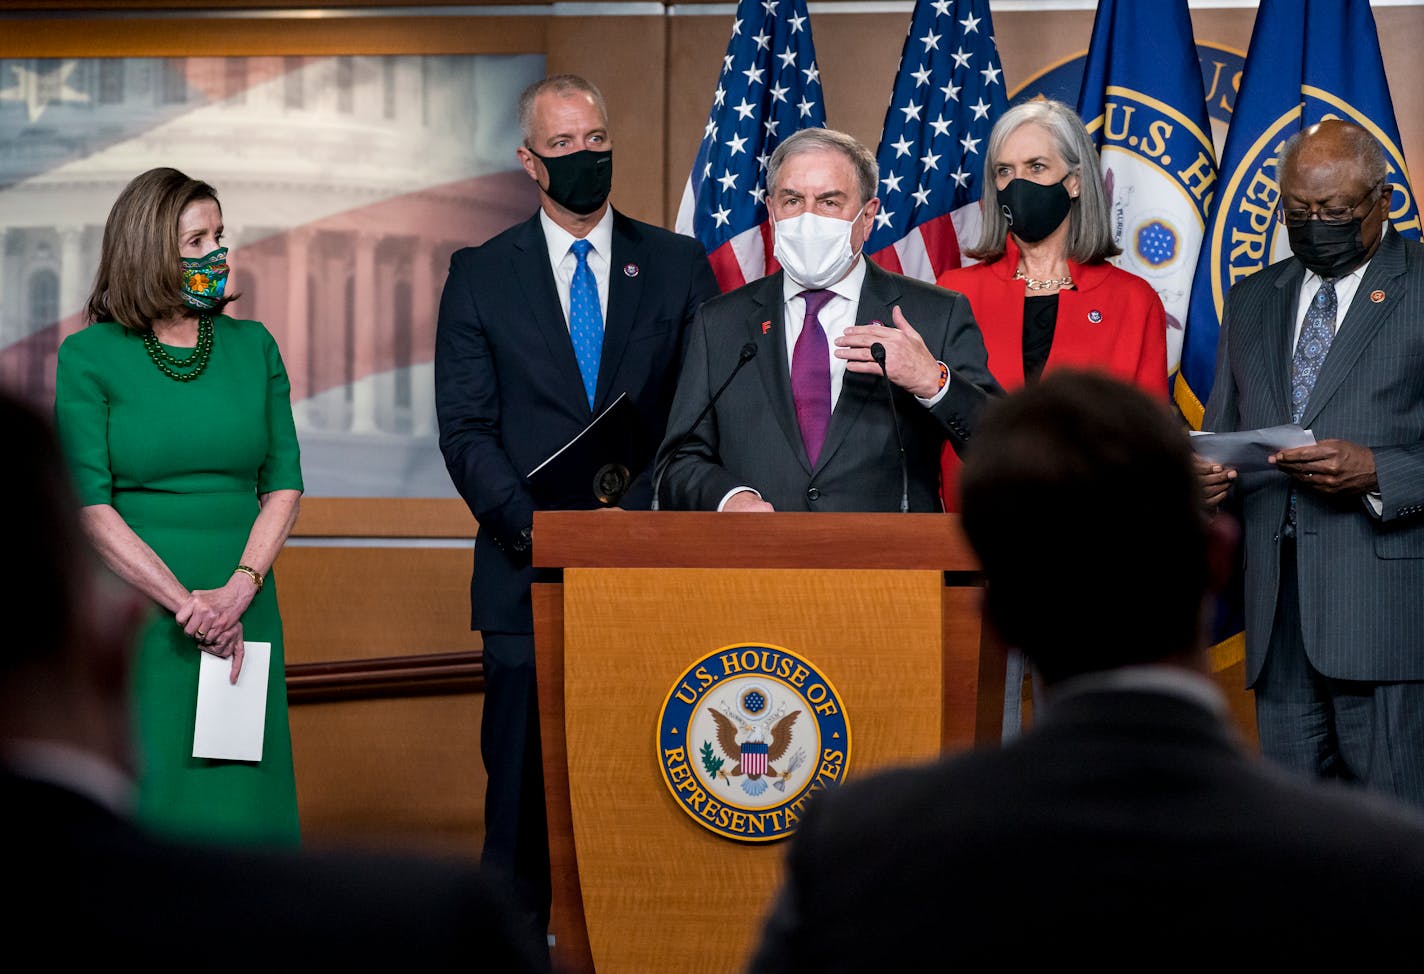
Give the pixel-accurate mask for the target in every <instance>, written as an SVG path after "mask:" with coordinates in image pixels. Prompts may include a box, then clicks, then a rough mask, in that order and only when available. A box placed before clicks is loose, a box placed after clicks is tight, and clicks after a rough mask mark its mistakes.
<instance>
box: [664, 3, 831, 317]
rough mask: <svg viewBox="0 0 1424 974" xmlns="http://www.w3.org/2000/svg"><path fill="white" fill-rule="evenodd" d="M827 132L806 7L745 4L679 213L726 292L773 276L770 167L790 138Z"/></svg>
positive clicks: (680, 223)
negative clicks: (775, 152)
mask: <svg viewBox="0 0 1424 974" xmlns="http://www.w3.org/2000/svg"><path fill="white" fill-rule="evenodd" d="M825 124H826V106H825V101H824V99H823V98H822V96H821V72H820V69H819V68H817V67H816V49H815V46H814V45H813V44H812V43H811V23H810V19H809V17H808V15H807V13H806V0H741V2H739V3H738V4H737V13H736V16H735V18H734V19H733V21H732V37H731V40H729V41H728V42H727V53H726V55H725V56H723V58H722V70H721V73H720V74H719V76H718V78H717V89H716V90H715V91H714V92H713V93H712V111H711V112H710V113H708V116H707V127H706V128H705V129H704V130H703V133H702V144H701V145H700V146H699V147H698V149H697V159H696V160H695V161H694V162H693V164H692V173H691V174H690V175H689V176H688V179H687V187H686V188H685V189H684V190H683V194H682V206H681V207H680V208H679V210H678V214H677V230H678V232H679V233H686V234H689V235H691V236H694V237H696V238H697V239H698V240H700V241H702V245H703V246H704V247H706V248H707V256H708V258H709V259H710V260H711V262H712V270H713V271H714V272H715V273H716V274H717V283H718V284H720V285H721V287H722V290H723V291H730V290H731V289H733V288H737V287H741V286H742V285H743V284H745V283H747V282H748V281H754V280H756V279H757V278H759V277H761V276H762V275H764V274H765V273H766V272H767V270H768V269H770V268H774V262H773V261H772V259H771V249H772V241H771V228H770V226H769V224H768V223H767V219H768V217H767V209H766V164H767V161H768V160H770V159H771V153H772V151H773V150H775V149H776V147H777V146H778V145H780V144H781V141H782V140H783V139H785V138H786V137H787V136H788V135H790V134H791V133H792V132H795V131H796V130H797V129H803V128H813V127H815V128H823V127H825Z"/></svg>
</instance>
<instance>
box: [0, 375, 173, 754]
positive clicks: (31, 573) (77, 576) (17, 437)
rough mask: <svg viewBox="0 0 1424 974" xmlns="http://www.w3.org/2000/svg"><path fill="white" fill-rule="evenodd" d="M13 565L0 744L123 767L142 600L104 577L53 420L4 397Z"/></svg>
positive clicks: (0, 422) (4, 493)
mask: <svg viewBox="0 0 1424 974" xmlns="http://www.w3.org/2000/svg"><path fill="white" fill-rule="evenodd" d="M0 440H2V441H3V442H4V444H5V455H6V458H7V459H8V460H9V461H10V466H9V468H8V470H7V473H6V475H5V476H4V477H0V510H4V511H6V512H7V514H8V517H7V522H8V523H7V526H6V529H5V536H6V552H5V554H6V557H7V558H8V559H9V560H10V563H11V564H12V565H16V566H18V567H19V570H18V571H14V572H11V573H9V577H8V579H7V581H6V583H5V584H4V585H0V618H3V619H4V620H5V627H6V630H7V631H6V646H5V652H4V653H0V738H8V739H17V738H25V739H43V740H53V741H64V742H67V743H69V744H71V745H73V746H78V747H84V748H86V749H88V750H91V751H94V752H97V753H100V754H102V755H104V756H105V757H107V758H109V759H110V760H111V761H112V762H113V763H114V764H116V765H119V766H120V767H128V766H129V764H130V757H129V751H128V712H127V686H128V684H127V679H128V663H129V654H130V652H131V647H132V644H133V637H134V634H135V632H136V631H137V628H138V626H139V624H140V623H141V621H142V618H143V613H144V611H145V608H144V606H145V603H144V601H143V600H142V598H140V597H139V596H138V595H136V594H135V593H134V592H133V591H132V590H130V589H129V588H128V587H127V586H125V585H123V584H122V583H121V582H119V581H118V580H117V579H116V578H114V577H113V576H111V575H109V574H108V572H107V571H105V570H104V569H103V568H102V567H101V566H100V564H99V561H98V558H97V556H96V555H95V554H94V553H93V549H92V548H90V546H89V541H88V539H87V537H86V536H85V534H84V531H83V529H82V527H81V526H80V523H79V509H78V502H77V501H76V500H75V496H74V491H73V489H72V488H71V486H70V483H69V472H68V468H67V467H66V466H65V462H64V458H63V455H62V454H61V453H60V447H59V442H58V440H57V439H56V438H55V435H54V431H53V429H52V428H51V427H50V424H49V422H48V421H47V420H46V419H45V418H44V417H42V416H41V415H40V414H39V413H37V412H35V410H34V409H32V408H31V407H30V406H29V405H27V404H26V403H24V402H21V401H20V400H18V399H16V398H14V397H13V396H11V395H10V394H8V393H6V392H5V391H4V390H2V389H0Z"/></svg>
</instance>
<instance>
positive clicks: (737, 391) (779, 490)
mask: <svg viewBox="0 0 1424 974" xmlns="http://www.w3.org/2000/svg"><path fill="white" fill-rule="evenodd" d="M897 305H898V306H899V307H900V309H901V311H903V312H904V315H905V318H906V320H907V321H909V322H910V324H911V325H912V326H913V327H914V329H915V330H916V331H918V332H919V333H920V335H921V337H923V338H924V341H925V345H926V346H927V347H928V348H929V350H930V353H931V354H932V355H934V356H935V358H937V359H939V360H940V361H941V362H944V363H945V364H946V365H948V366H949V367H950V369H951V370H952V371H953V378H952V379H951V380H950V385H949V390H948V391H947V392H946V393H945V395H944V397H943V398H942V399H940V401H939V402H937V403H935V405H934V406H933V407H932V408H930V409H926V408H925V407H924V406H922V405H920V403H919V402H917V401H916V400H915V397H914V396H913V395H911V394H910V393H908V392H906V391H905V390H903V389H900V388H896V389H895V390H894V394H895V402H896V408H897V409H898V411H899V416H900V425H901V429H902V432H903V434H904V442H905V457H906V463H907V464H908V466H909V495H910V510H912V511H916V512H928V511H938V510H941V509H942V506H943V505H942V504H941V502H940V496H939V476H940V453H941V451H942V449H943V447H944V443H945V441H946V440H949V441H950V442H951V443H953V444H954V446H955V448H956V449H962V448H963V446H964V444H965V443H966V442H967V441H968V439H969V436H970V433H971V431H972V429H973V426H974V422H975V418H976V417H977V415H978V413H979V410H980V409H981V408H982V407H983V405H984V403H985V402H986V399H987V396H988V395H989V394H992V393H997V392H999V391H1000V390H999V387H998V384H997V383H995V382H994V379H993V377H992V376H991V375H990V374H989V367H988V362H987V355H986V353H985V351H984V336H983V335H981V334H980V332H979V327H978V325H976V324H975V323H974V314H973V312H972V311H970V309H969V302H968V301H967V300H966V299H965V298H964V296H963V295H962V294H957V293H955V292H954V291H946V290H944V289H943V288H939V287H935V286H933V285H930V284H925V283H924V282H922V281H917V280H914V279H912V278H908V277H904V276H902V275H900V274H893V273H891V272H889V271H886V270H883V269H881V268H880V267H878V266H877V265H875V264H874V263H867V264H866V268H865V282H864V283H863V284H862V285H861V289H860V304H859V306H858V307H857V309H856V318H855V320H856V322H857V323H858V324H865V323H867V322H870V321H877V320H878V321H880V322H882V323H884V324H891V323H892V318H891V313H890V312H891V309H892V308H894V307H896V306H897ZM784 307H785V305H784V302H783V291H782V272H781V271H777V272H776V273H775V274H769V275H767V276H766V277H764V278H762V279H761V280H759V281H753V282H752V283H751V284H748V285H746V286H745V287H741V288H738V289H737V290H735V291H732V292H730V293H729V294H724V295H722V296H721V297H719V298H714V299H713V300H711V301H708V302H707V303H706V304H704V305H703V306H702V309H701V310H700V311H699V312H698V313H697V317H696V319H695V320H694V321H693V324H692V330H691V331H690V333H689V335H688V340H687V354H686V358H685V360H684V362H683V366H682V373H681V375H680V376H679V378H678V385H677V395H676V396H675V397H674V399H673V406H672V414H671V416H670V417H669V418H668V425H667V435H666V437H665V439H664V441H663V447H662V450H661V451H659V458H658V461H659V463H664V462H666V463H667V472H666V474H665V475H664V479H663V483H662V491H661V493H662V503H663V504H664V505H666V507H667V508H668V509H670V510H692V511H710V510H715V509H716V507H717V504H718V502H719V501H720V500H721V499H722V498H723V497H724V496H725V495H726V494H727V492H728V491H730V490H732V489H733V488H734V487H741V486H746V487H754V488H756V490H757V491H759V492H760V493H761V495H762V498H763V499H764V500H766V501H768V502H769V503H771V505H772V506H773V507H775V508H776V509H777V510H778V511H895V510H898V509H899V506H900V459H899V455H898V449H897V447H896V442H895V428H894V425H893V423H892V418H891V415H890V405H889V402H888V397H887V394H886V391H885V388H884V379H882V378H880V377H879V376H875V375H866V374H860V373H855V372H849V371H848V372H846V374H845V381H844V384H843V385H842V387H841V394H840V398H839V399H838V400H837V401H836V404H835V408H834V410H832V412H831V423H830V426H829V427H828V428H827V430H826V440H825V444H824V445H823V446H822V448H821V455H820V457H819V458H818V460H817V462H816V465H815V466H814V467H812V465H811V462H810V460H808V459H807V456H806V446H805V443H804V442H803V441H802V439H801V428H800V427H799V426H798V425H797V422H796V406H795V404H794V401H793V399H792V395H791V365H790V363H789V362H788V360H787V356H786V337H785V336H786V332H785V324H784V322H783V321H782V316H783V311H784ZM832 339H833V340H834V336H832ZM749 341H750V342H753V343H755V344H756V346H757V357H756V360H755V361H754V362H752V363H749V364H748V365H747V367H746V368H745V369H743V370H742V372H741V373H740V374H738V376H737V377H736V379H735V380H734V381H733V382H732V384H731V385H730V386H728V387H727V391H726V393H725V394H724V395H723V396H722V398H721V399H720V400H718V402H717V406H716V408H715V409H714V410H713V411H712V413H711V414H710V415H709V416H708V417H707V418H706V419H705V420H703V422H702V424H701V425H700V426H698V427H697V430H696V433H695V434H694V435H693V436H692V437H690V438H689V439H688V441H687V443H686V444H685V445H684V446H683V447H682V448H681V449H680V450H679V451H678V453H677V455H676V456H675V457H670V456H669V454H670V451H671V449H672V446H673V444H676V443H677V442H678V440H679V439H680V438H681V436H682V434H683V433H684V432H686V431H687V430H688V428H689V427H691V425H692V423H693V421H694V420H695V419H696V418H697V414H698V413H700V412H701V411H702V409H703V407H704V406H706V404H707V402H708V400H709V399H710V398H711V396H712V394H713V392H715V391H716V389H717V387H718V386H720V385H721V384H722V382H723V381H724V380H725V379H726V377H727V376H728V375H730V374H731V372H732V369H733V368H734V367H735V366H736V364H737V357H738V355H739V354H740V352H741V349H742V346H743V345H744V344H745V343H747V342H749Z"/></svg>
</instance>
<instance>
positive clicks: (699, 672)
mask: <svg viewBox="0 0 1424 974" xmlns="http://www.w3.org/2000/svg"><path fill="white" fill-rule="evenodd" d="M658 763H659V766H660V767H661V768H662V772H663V780H664V781H666V782H667V786H668V790H669V791H670V792H672V796H673V798H675V799H676V800H677V803H678V805H679V806H681V808H682V810H683V811H684V812H686V813H687V814H688V815H690V816H692V819H693V821H695V822H697V824H698V825H701V826H702V827H703V828H705V829H708V830H710V831H712V832H716V833H717V834H718V835H721V836H725V837H726V838H728V839H736V840H739V841H742V842H770V841H772V840H774V839H782V838H785V837H787V836H789V835H790V834H791V833H792V832H794V831H796V824H797V822H799V821H800V820H801V815H802V814H803V813H804V811H805V808H806V801H807V799H809V798H810V797H811V794H812V793H813V792H815V791H818V790H820V789H822V788H828V787H831V786H833V785H837V784H840V782H841V781H843V780H845V775H846V769H847V768H848V767H849V765H850V725H849V723H847V721H846V715H845V708H844V707H842V705H841V698H840V695H839V694H838V693H837V692H836V688H835V687H834V686H832V685H831V681H830V680H828V679H827V678H826V676H825V674H823V673H822V672H821V671H820V670H818V669H817V668H816V667H815V666H814V665H813V664H812V663H811V662H810V661H808V660H806V659H805V658H803V657H801V656H799V655H797V654H796V653H793V652H792V651H791V650H789V649H785V648H783V647H781V646H762V645H754V644H745V645H735V646H724V647H722V648H721V649H719V650H717V651H715V652H713V653H710V654H708V655H707V656H704V657H703V658H702V659H699V660H697V661H696V662H695V663H693V664H692V665H691V666H689V667H688V668H687V669H686V670H685V671H683V673H682V675H681V676H679V677H678V678H677V680H676V682H674V683H673V687H672V689H671V690H670V691H669V692H668V695H667V699H666V700H665V701H663V708H662V713H661V714H660V715H659V719H658Z"/></svg>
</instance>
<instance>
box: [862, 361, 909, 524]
mask: <svg viewBox="0 0 1424 974" xmlns="http://www.w3.org/2000/svg"><path fill="white" fill-rule="evenodd" d="M870 357H871V358H873V359H875V364H876V365H878V366H880V374H881V375H882V376H884V377H885V395H886V396H888V397H889V398H890V421H891V422H892V423H894V424H895V445H896V446H897V447H899V448H900V513H901V514H908V513H909V512H910V466H909V464H908V463H906V462H905V440H904V438H903V437H901V436H900V413H899V412H898V411H897V410H896V409H895V386H894V384H893V383H891V381H890V373H889V372H886V371H885V346H884V345H882V344H880V343H879V342H875V343H874V344H873V345H871V346H870Z"/></svg>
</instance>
